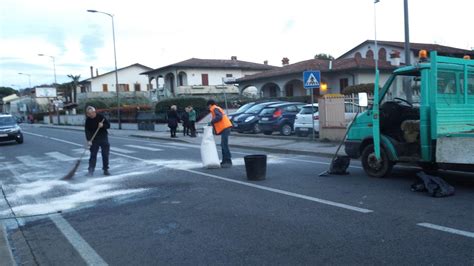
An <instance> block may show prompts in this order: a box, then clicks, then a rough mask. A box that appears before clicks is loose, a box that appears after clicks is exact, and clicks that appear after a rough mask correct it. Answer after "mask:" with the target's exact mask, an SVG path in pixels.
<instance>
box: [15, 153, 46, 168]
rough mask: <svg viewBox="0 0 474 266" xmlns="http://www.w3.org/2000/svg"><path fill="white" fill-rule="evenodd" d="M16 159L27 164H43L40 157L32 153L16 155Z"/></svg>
mask: <svg viewBox="0 0 474 266" xmlns="http://www.w3.org/2000/svg"><path fill="white" fill-rule="evenodd" d="M16 159H17V160H18V161H20V162H21V163H23V164H24V165H27V166H28V165H38V164H41V162H40V161H39V160H38V159H36V158H35V157H33V156H30V155H22V156H16Z"/></svg>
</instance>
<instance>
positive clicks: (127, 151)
mask: <svg viewBox="0 0 474 266" xmlns="http://www.w3.org/2000/svg"><path fill="white" fill-rule="evenodd" d="M110 149H111V150H113V151H115V152H121V153H135V152H134V151H129V150H125V149H120V148H117V147H110Z"/></svg>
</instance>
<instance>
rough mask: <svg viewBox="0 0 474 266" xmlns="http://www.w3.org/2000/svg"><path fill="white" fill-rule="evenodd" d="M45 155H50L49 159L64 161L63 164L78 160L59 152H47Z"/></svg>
mask: <svg viewBox="0 0 474 266" xmlns="http://www.w3.org/2000/svg"><path fill="white" fill-rule="evenodd" d="M45 154H46V155H48V156H49V157H51V158H53V159H56V160H58V161H62V162H68V161H74V160H76V158H73V157H71V156H68V155H66V154H64V153H60V152H57V151H53V152H47V153H45Z"/></svg>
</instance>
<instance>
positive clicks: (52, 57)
mask: <svg viewBox="0 0 474 266" xmlns="http://www.w3.org/2000/svg"><path fill="white" fill-rule="evenodd" d="M38 56H49V57H50V58H51V59H53V71H54V84H58V82H57V80H56V60H55V58H54V56H52V55H47V54H38Z"/></svg>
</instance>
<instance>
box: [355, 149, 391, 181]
mask: <svg viewBox="0 0 474 266" xmlns="http://www.w3.org/2000/svg"><path fill="white" fill-rule="evenodd" d="M380 157H381V158H380V161H379V162H378V161H377V158H375V151H374V145H373V144H370V145H368V146H367V147H365V149H364V150H363V151H362V156H361V162H362V167H363V168H364V171H365V173H366V174H367V175H368V176H370V177H379V178H381V177H385V176H387V175H388V174H390V172H391V171H392V168H393V165H394V163H393V162H391V161H390V160H389V158H388V154H387V152H386V150H385V148H384V147H380Z"/></svg>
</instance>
